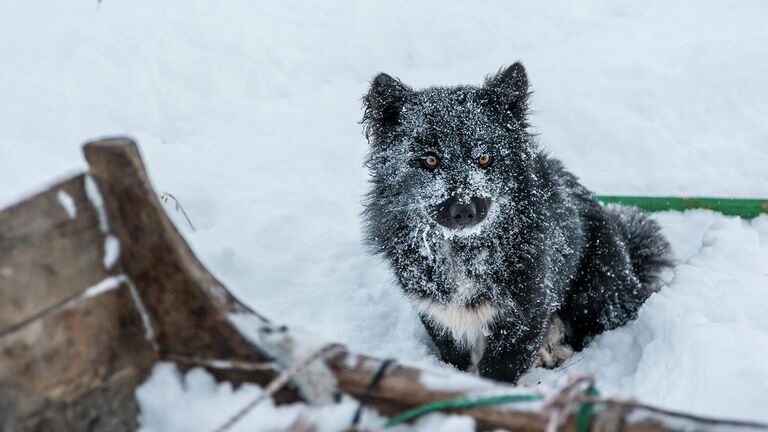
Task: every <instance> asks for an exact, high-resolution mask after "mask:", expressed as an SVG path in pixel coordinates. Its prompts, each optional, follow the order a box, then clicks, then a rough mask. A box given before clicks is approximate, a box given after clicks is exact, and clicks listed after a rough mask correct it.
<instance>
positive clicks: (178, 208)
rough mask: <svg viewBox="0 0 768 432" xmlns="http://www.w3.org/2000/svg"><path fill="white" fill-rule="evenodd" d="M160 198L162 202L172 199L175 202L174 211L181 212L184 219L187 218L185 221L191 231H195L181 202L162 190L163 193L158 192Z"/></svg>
mask: <svg viewBox="0 0 768 432" xmlns="http://www.w3.org/2000/svg"><path fill="white" fill-rule="evenodd" d="M160 199H161V200H163V202H164V203H167V202H168V200H173V202H174V203H175V206H174V207H175V209H176V211H177V212H181V214H183V215H184V219H186V220H187V223H188V224H189V227H190V228H191V229H192V231H197V230H196V229H195V226H194V225H192V221H191V220H189V216H187V212H186V211H184V207H182V205H181V203H180V202H179V200H178V199H176V197H175V196H173V195H172V194H170V193H168V192H163V193H161V194H160Z"/></svg>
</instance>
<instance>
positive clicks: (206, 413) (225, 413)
mask: <svg viewBox="0 0 768 432" xmlns="http://www.w3.org/2000/svg"><path fill="white" fill-rule="evenodd" d="M260 394H261V388H259V387H258V386H255V385H252V384H244V385H242V386H240V387H239V388H237V389H233V388H232V385H231V384H229V383H226V382H225V383H216V381H215V380H214V378H213V377H212V376H211V375H210V374H208V373H207V372H206V371H205V370H204V369H200V368H195V369H192V370H190V371H189V372H187V373H186V374H185V375H181V374H180V373H179V371H178V370H177V369H176V367H175V365H173V364H171V363H159V364H157V365H156V366H155V367H154V369H153V370H152V374H151V376H150V377H149V379H148V380H147V381H146V382H145V383H144V384H143V385H142V386H141V387H139V389H138V390H137V391H136V399H137V400H138V402H139V404H140V405H141V407H142V410H141V414H140V415H139V422H140V423H141V425H142V426H141V428H140V429H139V430H140V432H168V431H213V430H216V429H217V428H218V427H219V426H221V425H222V424H224V423H225V422H227V421H228V420H229V419H230V418H231V417H232V416H234V415H235V414H236V413H237V412H239V411H240V409H242V408H243V407H245V406H247V405H248V404H249V403H250V402H251V401H253V400H254V399H256V398H257V397H258V396H259V395H260ZM357 406H358V403H357V401H355V400H354V399H352V398H350V397H347V396H345V397H343V398H342V399H341V402H340V403H338V404H331V405H325V406H307V405H304V404H290V405H281V406H276V405H275V404H274V403H273V402H272V401H271V400H269V399H266V400H264V401H262V402H261V403H259V404H257V405H256V406H255V407H254V409H253V410H251V411H249V412H248V413H247V414H246V415H245V416H244V417H243V418H242V420H241V421H239V422H238V423H236V424H235V426H234V427H233V428H232V429H229V430H230V431H232V432H237V431H249V432H250V431H254V430H265V431H276V430H288V429H289V427H290V426H292V425H296V424H299V423H301V422H303V423H305V424H312V425H315V426H316V428H317V431H318V432H326V431H327V432H336V431H340V430H344V429H346V428H347V427H349V425H350V422H351V420H352V417H353V416H354V413H355V411H356V410H357ZM384 421H385V419H384V418H383V417H381V416H379V415H378V414H376V413H375V412H374V411H371V410H368V409H366V410H364V411H363V415H362V417H361V421H360V426H361V427H363V428H370V429H376V428H381V427H382V425H383V424H384ZM473 427H474V421H473V420H472V419H471V418H468V417H466V416H444V415H430V416H424V417H423V418H421V419H419V421H418V423H417V424H416V425H414V427H413V428H412V427H409V426H407V425H406V426H401V427H397V428H393V429H392V430H393V431H397V432H407V431H411V430H425V431H426V430H446V431H465V430H474V428H473Z"/></svg>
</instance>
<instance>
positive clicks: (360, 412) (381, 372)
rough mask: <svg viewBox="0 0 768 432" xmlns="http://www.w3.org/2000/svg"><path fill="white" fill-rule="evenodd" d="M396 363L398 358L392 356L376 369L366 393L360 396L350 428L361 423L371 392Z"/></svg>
mask: <svg viewBox="0 0 768 432" xmlns="http://www.w3.org/2000/svg"><path fill="white" fill-rule="evenodd" d="M395 363H396V360H395V359H391V358H390V359H386V360H384V361H383V362H381V365H380V366H379V370H377V371H376V374H375V375H374V376H373V378H372V379H371V382H369V383H368V386H367V387H366V388H365V393H363V395H362V397H360V404H359V405H358V406H357V410H356V411H355V415H354V416H353V417H352V424H351V425H350V428H354V427H355V426H357V425H358V423H360V418H361V417H362V416H363V408H365V405H366V404H367V403H368V399H369V398H370V397H371V392H372V391H373V389H374V388H375V387H376V386H377V385H378V384H379V381H381V379H382V378H384V374H386V373H387V369H389V366H391V365H393V364H395Z"/></svg>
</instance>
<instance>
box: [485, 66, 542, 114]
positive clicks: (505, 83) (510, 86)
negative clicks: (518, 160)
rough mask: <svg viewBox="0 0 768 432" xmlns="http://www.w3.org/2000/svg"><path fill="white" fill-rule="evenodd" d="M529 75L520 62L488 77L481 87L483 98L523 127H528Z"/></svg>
mask: <svg viewBox="0 0 768 432" xmlns="http://www.w3.org/2000/svg"><path fill="white" fill-rule="evenodd" d="M530 95H531V91H530V89H529V86H528V75H527V74H526V73H525V68H524V67H523V64H522V63H520V62H516V63H515V64H513V65H512V66H509V67H508V68H505V69H502V70H501V71H499V72H498V73H497V74H496V75H494V76H492V77H488V78H486V80H485V84H484V85H483V87H482V89H480V97H481V99H482V100H483V101H484V102H485V103H486V104H488V105H489V106H490V107H491V108H492V109H494V110H496V111H497V112H498V113H499V114H500V115H502V116H503V117H505V118H507V119H509V118H511V119H513V120H514V121H515V122H517V124H518V125H519V126H521V127H523V128H525V127H528V122H527V116H528V97H529V96H530Z"/></svg>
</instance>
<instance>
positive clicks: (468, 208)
mask: <svg viewBox="0 0 768 432" xmlns="http://www.w3.org/2000/svg"><path fill="white" fill-rule="evenodd" d="M448 211H449V212H450V213H451V219H453V221H454V222H456V225H460V226H467V225H472V224H473V223H474V222H475V219H477V208H476V207H475V205H474V204H473V203H472V201H470V202H469V203H467V204H459V202H458V201H457V202H455V203H453V204H452V205H451V208H450V209H448Z"/></svg>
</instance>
